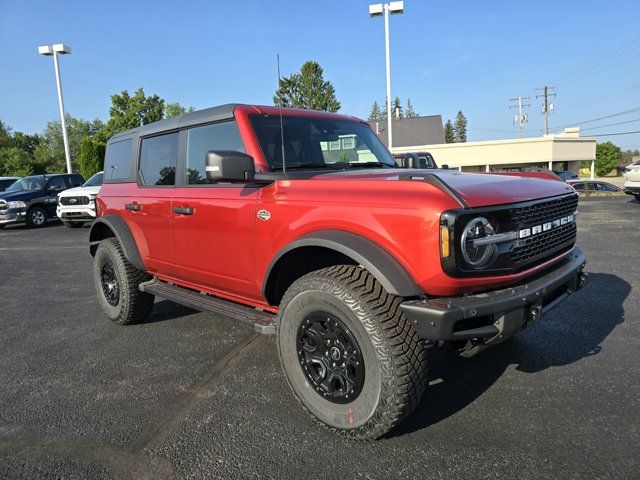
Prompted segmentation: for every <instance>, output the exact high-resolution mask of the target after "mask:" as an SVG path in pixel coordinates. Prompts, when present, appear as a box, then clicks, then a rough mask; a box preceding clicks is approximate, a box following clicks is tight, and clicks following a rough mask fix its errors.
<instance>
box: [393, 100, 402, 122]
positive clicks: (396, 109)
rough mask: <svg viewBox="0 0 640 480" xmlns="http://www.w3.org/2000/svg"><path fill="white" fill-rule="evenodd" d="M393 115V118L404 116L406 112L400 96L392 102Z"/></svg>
mask: <svg viewBox="0 0 640 480" xmlns="http://www.w3.org/2000/svg"><path fill="white" fill-rule="evenodd" d="M391 115H392V116H393V118H404V112H403V111H402V103H401V102H400V99H399V98H398V97H396V98H394V99H393V102H391Z"/></svg>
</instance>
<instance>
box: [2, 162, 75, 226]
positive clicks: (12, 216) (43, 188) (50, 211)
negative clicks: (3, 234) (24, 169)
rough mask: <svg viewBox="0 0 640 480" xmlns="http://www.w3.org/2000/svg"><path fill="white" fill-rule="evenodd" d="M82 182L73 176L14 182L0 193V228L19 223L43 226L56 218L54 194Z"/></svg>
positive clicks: (33, 177) (48, 176)
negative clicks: (52, 218)
mask: <svg viewBox="0 0 640 480" xmlns="http://www.w3.org/2000/svg"><path fill="white" fill-rule="evenodd" d="M83 183H84V178H83V177H82V175H79V174H77V173H71V174H65V173H53V174H48V175H32V176H30V177H24V178H22V179H20V180H18V181H17V182H15V183H14V184H13V185H11V186H10V187H9V188H7V190H6V191H4V192H2V193H0V228H3V227H4V226H5V225H7V224H10V223H22V222H26V223H27V225H28V226H29V227H43V226H44V225H46V223H47V220H48V219H49V218H51V217H55V216H56V204H57V196H58V193H60V192H62V191H63V190H66V189H67V188H73V187H78V186H80V185H82V184H83Z"/></svg>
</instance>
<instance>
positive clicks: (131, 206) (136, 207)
mask: <svg viewBox="0 0 640 480" xmlns="http://www.w3.org/2000/svg"><path fill="white" fill-rule="evenodd" d="M124 208H126V209H127V210H133V211H134V212H139V211H140V210H142V205H138V204H137V203H126V204H125V205H124Z"/></svg>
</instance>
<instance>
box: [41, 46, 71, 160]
mask: <svg viewBox="0 0 640 480" xmlns="http://www.w3.org/2000/svg"><path fill="white" fill-rule="evenodd" d="M38 53H40V55H45V56H53V68H54V70H55V72H56V86H57V87H58V107H59V108H60V123H61V125H62V142H63V143H64V156H65V158H66V161H67V173H72V168H71V151H70V150H69V136H68V135H67V122H66V119H65V116H64V102H63V101H62V82H61V81H60V67H59V66H58V54H60V55H67V54H69V53H71V48H70V47H69V46H67V45H64V44H62V43H58V44H56V45H53V46H52V47H50V46H48V45H46V46H43V47H38Z"/></svg>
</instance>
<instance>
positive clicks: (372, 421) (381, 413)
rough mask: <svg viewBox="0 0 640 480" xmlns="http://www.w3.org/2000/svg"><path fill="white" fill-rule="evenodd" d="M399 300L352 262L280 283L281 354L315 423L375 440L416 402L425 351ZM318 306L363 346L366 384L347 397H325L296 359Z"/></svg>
mask: <svg viewBox="0 0 640 480" xmlns="http://www.w3.org/2000/svg"><path fill="white" fill-rule="evenodd" d="M400 302H401V298H399V297H396V296H393V295H390V294H389V293H387V292H386V291H385V289H384V288H383V287H382V285H380V283H378V281H377V280H376V279H375V278H374V277H373V276H372V275H371V274H370V273H369V272H368V271H367V270H365V269H363V268H361V267H357V266H353V265H337V266H333V267H329V268H324V269H322V270H317V271H315V272H312V273H309V274H307V275H305V276H303V277H301V278H299V279H298V280H296V281H295V282H294V283H293V284H292V285H291V286H290V287H289V289H288V290H287V291H286V293H285V295H284V297H283V299H282V302H281V305H280V313H279V318H278V322H277V327H276V328H277V332H276V337H277V342H278V353H279V356H280V362H281V365H282V368H283V370H284V372H285V376H286V378H287V381H288V382H289V386H290V387H291V389H292V390H293V393H294V394H295V396H296V398H297V399H298V400H299V402H300V403H301V404H302V407H303V408H304V410H305V411H307V413H309V414H310V415H311V416H312V418H314V419H315V420H316V421H318V422H319V423H320V424H322V425H324V426H326V427H328V428H329V429H330V430H332V431H335V432H338V433H340V434H342V435H344V436H346V437H349V438H352V439H358V440H373V439H376V438H380V437H381V436H383V435H385V434H386V433H387V432H389V431H390V430H391V429H392V428H393V427H394V426H395V425H397V424H398V423H399V422H400V421H401V420H402V419H404V418H405V417H407V416H408V415H409V414H410V413H411V412H412V411H413V409H414V408H415V407H416V406H417V405H418V403H419V402H420V400H421V398H422V395H423V393H424V390H425V387H426V383H427V379H426V376H427V351H426V348H425V347H426V346H425V342H424V341H422V340H421V339H420V338H419V337H418V335H417V334H416V332H415V330H414V329H413V328H412V326H411V324H410V322H409V321H408V320H407V318H406V317H405V316H404V314H403V313H402V309H401V307H400ZM318 310H320V311H322V312H323V313H324V312H326V313H327V314H329V315H333V316H335V317H336V318H339V319H340V321H341V322H343V324H344V325H346V326H347V327H348V328H349V330H350V331H351V333H352V334H353V337H354V338H355V339H356V340H357V343H358V345H359V347H360V349H361V351H362V356H363V358H364V364H365V375H364V384H363V386H362V391H361V392H360V393H359V395H358V396H357V397H356V398H355V399H353V400H352V401H349V400H347V401H348V403H334V402H330V401H328V400H326V399H325V398H323V396H322V395H321V394H319V393H318V392H317V391H316V389H317V387H316V388H314V387H313V386H312V385H311V383H310V381H309V379H308V377H307V376H306V375H305V373H304V371H303V368H302V367H301V365H300V363H301V362H300V361H299V357H298V349H297V345H299V344H297V343H296V340H297V338H298V334H299V328H300V325H301V324H302V322H305V321H306V320H305V318H308V315H312V313H311V312H314V311H318Z"/></svg>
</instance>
